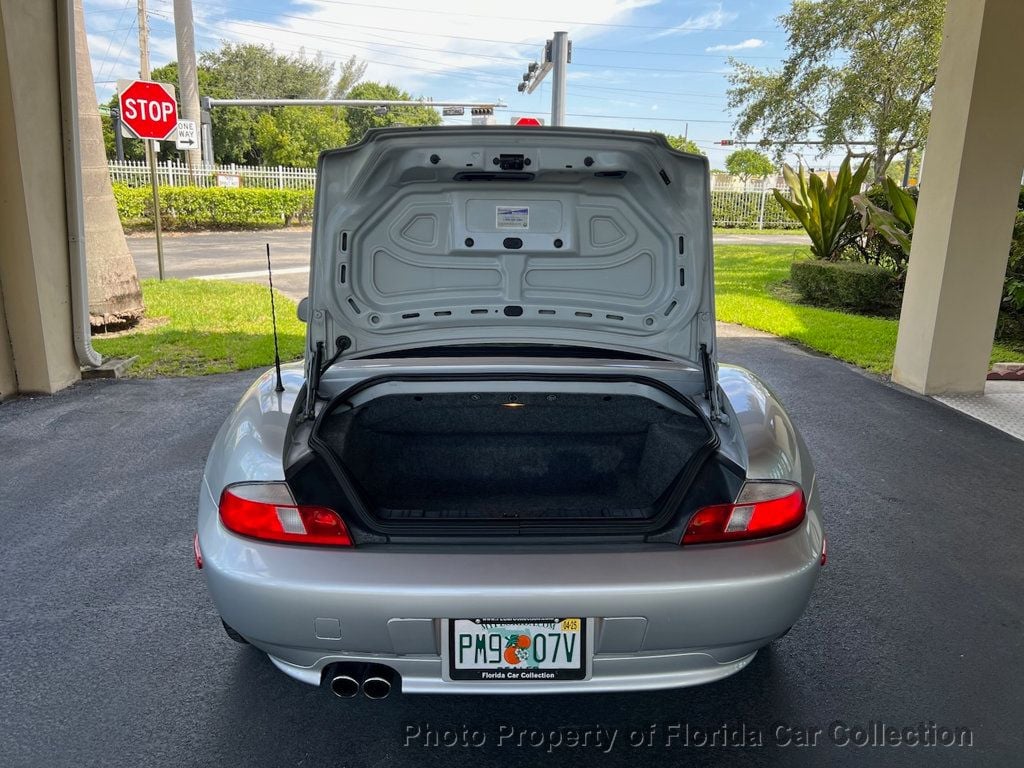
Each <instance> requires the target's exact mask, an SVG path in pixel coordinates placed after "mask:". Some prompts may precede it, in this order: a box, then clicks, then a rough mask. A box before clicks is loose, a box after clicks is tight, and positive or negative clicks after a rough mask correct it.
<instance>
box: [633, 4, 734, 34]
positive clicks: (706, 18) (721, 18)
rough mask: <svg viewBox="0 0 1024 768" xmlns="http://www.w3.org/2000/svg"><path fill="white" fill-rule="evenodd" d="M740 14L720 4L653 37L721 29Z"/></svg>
mask: <svg viewBox="0 0 1024 768" xmlns="http://www.w3.org/2000/svg"><path fill="white" fill-rule="evenodd" d="M738 15H739V14H736V13H734V12H732V11H723V10H722V6H721V4H719V5H717V6H716V7H715V8H713V9H712V10H710V11H707V12H706V13H702V14H701V15H700V16H690V17H689V18H688V19H686V21H684V22H683V23H681V24H677V25H676V26H674V27H669V28H668V29H664V30H662V31H661V32H657V33H655V34H654V35H652V36H651V37H652V38H658V37H667V36H669V35H690V34H693V33H694V32H705V31H707V30H709V29H721V27H722V26H723V25H724V24H728V23H729V22H730V21H732V20H733V19H735V18H736V17H737V16H738Z"/></svg>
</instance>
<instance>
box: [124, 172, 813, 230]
mask: <svg viewBox="0 0 1024 768" xmlns="http://www.w3.org/2000/svg"><path fill="white" fill-rule="evenodd" d="M110 178H111V180H112V181H115V182H118V183H121V184H127V185H128V186H131V187H143V186H149V183H150V182H149V166H148V165H147V164H146V162H145V161H135V160H128V161H125V162H120V163H119V162H116V161H111V162H110ZM157 178H158V179H159V182H160V184H161V185H164V186H169V187H218V186H229V187H230V186H238V187H256V188H260V189H313V186H314V184H315V182H316V169H315V168H289V167H286V166H277V167H272V166H252V165H214V166H202V167H199V168H189V167H188V166H187V165H185V164H183V163H179V162H176V161H175V162H162V163H159V164H158V165H157ZM776 182H777V180H776V179H769V180H764V181H751V182H748V183H746V184H742V183H740V182H737V181H735V180H732V179H719V177H712V182H711V216H712V219H713V221H714V225H715V226H716V227H726V228H745V229H795V228H797V227H798V226H799V225H798V224H797V222H796V221H794V220H793V218H792V217H791V216H790V215H789V214H788V213H786V211H785V210H783V208H782V206H780V205H779V204H778V201H776V200H775V198H774V196H773V195H772V189H773V188H774V186H775V183H776ZM782 192H783V194H784V195H786V196H787V197H789V190H788V189H783V190H782Z"/></svg>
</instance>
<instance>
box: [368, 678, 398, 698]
mask: <svg viewBox="0 0 1024 768" xmlns="http://www.w3.org/2000/svg"><path fill="white" fill-rule="evenodd" d="M390 693H391V681H390V680H388V679H386V678H383V677H377V676H374V677H368V678H366V679H365V680H363V695H364V696H365V697H366V698H368V699H386V698H387V697H388V695H389V694H390Z"/></svg>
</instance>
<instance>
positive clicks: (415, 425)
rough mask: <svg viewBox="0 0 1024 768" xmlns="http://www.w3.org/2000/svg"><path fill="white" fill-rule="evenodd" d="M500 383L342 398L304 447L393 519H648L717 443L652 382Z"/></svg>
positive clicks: (380, 517)
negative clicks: (598, 386) (602, 387)
mask: <svg viewBox="0 0 1024 768" xmlns="http://www.w3.org/2000/svg"><path fill="white" fill-rule="evenodd" d="M501 386H503V387H508V389H504V390H503V389H495V388H494V387H491V388H489V389H488V388H481V389H479V390H474V389H473V388H472V387H473V385H471V384H470V385H468V386H465V387H463V388H461V389H460V391H444V392H438V391H421V392H415V391H408V392H402V393H396V394H384V395H382V396H377V397H368V398H365V399H364V398H352V399H351V400H350V399H349V398H347V397H344V396H343V397H341V398H338V400H337V401H336V402H335V404H334V405H332V406H331V407H329V408H328V411H327V412H325V413H324V414H323V415H322V417H321V418H320V419H319V420H318V426H317V429H316V432H315V434H314V440H313V443H312V445H313V446H314V448H315V449H316V450H318V451H319V452H324V451H327V452H329V453H330V454H331V456H332V458H333V461H332V462H331V463H332V464H334V465H335V467H336V468H337V469H338V470H339V471H341V472H342V473H344V475H345V476H346V479H347V480H348V481H349V483H350V484H351V485H352V486H353V487H354V488H355V489H356V490H357V492H358V494H359V496H360V497H361V501H362V503H363V505H364V506H365V507H366V511H367V512H369V514H370V515H371V517H373V518H375V519H376V520H377V521H378V522H380V523H383V524H385V525H388V526H389V527H393V526H395V525H397V526H400V527H401V526H402V524H403V523H413V522H416V523H429V522H431V521H434V522H435V524H436V525H440V526H444V525H445V523H452V524H457V523H473V524H476V525H479V524H481V523H487V522H497V523H499V524H501V523H504V524H509V523H517V522H522V523H542V522H545V521H548V522H559V523H568V522H571V521H573V520H580V521H584V520H591V521H601V522H615V521H623V522H633V523H643V522H644V521H651V520H653V519H654V518H656V517H657V516H658V515H659V513H660V512H661V510H662V508H663V507H664V506H665V503H666V500H668V499H669V497H670V496H671V497H672V498H678V494H672V493H671V492H672V491H673V489H675V488H676V486H677V485H679V483H680V482H687V478H688V477H692V475H693V472H692V471H690V472H688V471H687V470H688V469H693V468H695V466H697V465H699V464H700V463H701V462H703V460H704V459H705V458H706V457H707V456H708V455H709V452H710V450H711V449H713V448H714V446H715V445H716V444H717V438H716V437H715V435H714V432H713V430H711V428H710V425H709V423H708V421H707V419H706V418H704V417H703V415H702V414H700V413H699V412H698V411H697V410H696V408H695V407H693V406H692V405H691V404H689V402H688V401H686V400H685V399H681V398H679V397H678V396H672V397H669V396H666V395H665V393H664V392H661V391H656V390H654V389H653V388H650V387H644V386H636V385H631V386H630V387H627V391H623V387H622V386H619V387H618V388H614V387H610V388H609V391H608V392H602V391H594V387H591V388H590V391H572V388H571V387H569V388H568V390H567V388H566V386H565V385H562V386H557V387H555V386H553V387H551V388H550V389H545V388H544V387H543V385H535V386H534V387H533V388H532V389H531V388H528V387H525V386H524V388H523V389H518V390H517V389H515V387H517V384H516V383H512V382H505V383H503V384H502V385H501ZM524 390H525V391H524ZM645 390H648V391H650V392H651V393H652V395H653V396H644V395H641V394H637V393H638V392H641V391H645Z"/></svg>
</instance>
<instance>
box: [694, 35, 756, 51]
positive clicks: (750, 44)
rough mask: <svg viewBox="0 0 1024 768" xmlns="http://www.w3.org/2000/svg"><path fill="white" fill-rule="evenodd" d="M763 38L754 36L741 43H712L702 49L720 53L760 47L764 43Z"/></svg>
mask: <svg viewBox="0 0 1024 768" xmlns="http://www.w3.org/2000/svg"><path fill="white" fill-rule="evenodd" d="M764 44H765V43H764V40H759V39H758V38H756V37H751V38H748V39H746V40H744V41H743V42H742V43H733V44H732V45H727V44H724V43H723V44H722V45H712V46H710V47H708V48H705V49H704V50H705V51H707V52H708V53H722V52H726V51H748V50H750V49H751V48H760V47H762V46H763V45H764Z"/></svg>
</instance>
